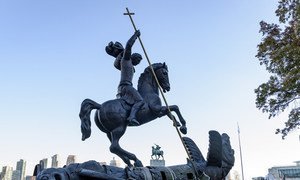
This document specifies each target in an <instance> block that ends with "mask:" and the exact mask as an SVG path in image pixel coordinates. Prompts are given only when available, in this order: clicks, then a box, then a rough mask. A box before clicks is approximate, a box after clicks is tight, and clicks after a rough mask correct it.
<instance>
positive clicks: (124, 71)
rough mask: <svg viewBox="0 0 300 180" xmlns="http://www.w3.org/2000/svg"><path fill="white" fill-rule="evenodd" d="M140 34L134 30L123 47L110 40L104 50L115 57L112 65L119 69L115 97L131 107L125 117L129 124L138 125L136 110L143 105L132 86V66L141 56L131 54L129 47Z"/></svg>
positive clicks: (138, 94) (141, 99)
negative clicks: (118, 81) (119, 74)
mask: <svg viewBox="0 0 300 180" xmlns="http://www.w3.org/2000/svg"><path fill="white" fill-rule="evenodd" d="M139 36H140V31H139V30H138V31H136V32H135V33H134V34H133V35H132V36H131V38H130V39H129V40H128V41H127V44H126V47H125V49H123V47H122V44H121V43H119V42H116V43H115V44H113V43H112V42H110V43H109V44H108V46H106V49H105V50H106V52H107V53H108V54H109V55H111V56H113V57H115V58H116V59H115V62H114V66H115V67H116V68H117V69H119V70H121V79H120V83H119V86H118V94H117V98H120V99H123V100H124V101H125V102H126V103H127V104H129V105H130V106H132V107H131V112H130V115H129V117H128V118H127V120H128V122H129V125H139V124H140V123H139V122H138V121H137V120H136V114H137V112H138V111H139V110H140V109H141V108H142V106H143V105H144V101H143V98H142V97H141V95H140V93H139V92H138V91H137V90H136V89H135V88H134V87H133V84H132V79H133V75H134V72H135V70H134V66H135V65H137V64H139V63H140V61H141V60H142V56H141V55H140V54H138V53H133V54H131V49H132V46H133V44H134V43H135V41H136V39H137V38H138V37H139Z"/></svg>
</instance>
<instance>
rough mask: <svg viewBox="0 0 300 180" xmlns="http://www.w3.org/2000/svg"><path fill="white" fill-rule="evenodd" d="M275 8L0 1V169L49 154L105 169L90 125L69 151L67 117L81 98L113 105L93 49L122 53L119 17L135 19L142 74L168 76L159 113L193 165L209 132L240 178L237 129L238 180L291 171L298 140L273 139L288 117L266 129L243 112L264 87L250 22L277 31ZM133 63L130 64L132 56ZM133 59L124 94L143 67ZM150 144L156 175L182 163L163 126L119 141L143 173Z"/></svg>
mask: <svg viewBox="0 0 300 180" xmlns="http://www.w3.org/2000/svg"><path fill="white" fill-rule="evenodd" d="M277 5H278V2H277V0H251V1H234V0H229V1H196V0H193V1H189V2H188V3H187V2H186V1H173V0H166V1H158V0H153V1H130V0H125V1H105V2H104V1H99V0H89V1H82V0H65V1H59V0H51V1H39V0H26V1H19V0H2V1H0V26H1V28H0V39H1V40H0V82H1V92H0V99H1V102H0V115H1V118H0V128H1V129H0V136H1V137H3V138H2V139H1V140H2V144H1V153H0V164H1V165H2V164H3V165H6V164H14V163H16V162H17V161H18V160H20V159H22V158H24V159H25V160H27V164H26V166H28V167H34V165H35V164H36V163H37V162H39V161H40V160H41V159H43V158H44V157H51V156H53V155H54V154H55V153H58V154H59V155H60V156H61V158H66V157H67V156H68V155H70V154H76V155H78V162H83V161H87V160H96V161H99V162H101V161H105V162H109V160H110V159H111V158H112V157H113V156H115V155H113V154H111V153H110V151H109V146H110V142H109V140H108V139H107V137H106V135H105V134H104V133H102V132H101V131H99V129H98V128H97V127H96V125H95V123H94V122H93V121H92V134H91V137H90V138H89V139H87V140H86V141H84V142H82V141H81V132H80V119H79V116H78V114H79V109H80V104H81V102H82V101H83V100H84V99H85V98H90V99H93V100H95V101H97V102H98V103H103V102H105V101H107V100H109V99H113V98H115V97H116V93H117V87H118V83H119V80H120V72H119V71H118V70H116V69H115V68H114V66H113V61H114V59H113V58H112V57H111V56H109V55H107V53H106V52H105V46H106V45H107V44H108V43H109V42H110V41H119V42H121V43H122V44H123V45H125V43H126V41H127V40H128V38H129V37H130V36H131V35H132V34H133V28H132V25H131V24H130V20H129V18H128V16H124V15H123V13H124V12H126V9H125V8H126V7H128V8H129V10H130V11H132V12H134V13H135V15H134V16H133V18H134V20H135V23H136V26H137V28H138V29H140V32H141V38H142V40H143V43H144V46H145V48H146V50H147V53H148V55H149V58H150V60H151V62H153V63H157V62H166V64H167V65H168V69H169V79H170V85H171V90H170V92H168V93H166V94H165V95H166V98H167V101H168V103H169V104H170V105H173V104H176V105H178V107H179V108H180V111H181V113H182V115H183V117H184V118H185V120H186V122H187V130H188V133H187V135H186V136H188V137H190V138H192V139H193V140H194V141H195V143H196V144H197V145H198V147H199V149H200V150H201V152H202V153H203V155H204V156H205V155H206V153H207V149H208V142H209V139H208V132H209V130H217V131H219V132H220V133H227V134H228V135H229V136H230V140H231V145H232V147H233V149H234V150H235V158H236V162H235V165H234V167H233V169H234V170H237V171H239V172H241V165H240V157H239V146H238V132H237V126H236V124H237V122H238V123H239V127H240V138H241V145H242V148H243V164H244V176H245V179H250V178H251V177H258V176H261V175H264V174H267V168H268V167H272V166H276V165H285V164H290V163H291V162H293V161H297V160H300V156H299V151H300V142H299V130H296V131H293V132H292V133H290V134H289V135H288V136H287V137H286V139H285V140H282V139H281V136H280V135H276V134H275V131H276V129H277V128H280V127H283V126H284V122H285V120H286V119H287V116H288V115H287V114H286V113H281V114H280V115H279V116H276V117H275V118H273V119H268V115H267V114H263V113H262V112H261V111H259V110H258V109H257V108H256V105H255V97H256V96H255V93H254V89H255V88H257V87H258V86H259V85H260V84H262V83H264V82H266V81H267V79H268V78H269V76H270V74H268V73H267V72H266V70H265V68H264V67H263V66H260V65H259V61H258V60H257V58H256V57H255V55H256V54H257V45H258V44H259V43H260V42H261V39H262V35H261V34H260V33H259V29H260V26H259V22H260V21H261V20H264V21H266V22H274V23H277V22H278V19H277V17H276V15H275V10H276V8H277ZM133 51H134V52H138V53H141V54H142V48H141V46H140V44H138V43H136V44H135V45H134V47H133ZM142 56H143V58H144V59H143V60H142V61H141V63H140V64H139V65H138V66H136V67H135V70H136V73H135V75H134V81H133V84H134V86H135V87H136V85H137V81H138V77H139V75H140V74H141V73H142V72H143V71H144V69H145V68H146V67H147V66H148V64H147V61H146V59H145V57H144V55H143V54H142ZM92 118H93V117H92ZM153 143H156V144H159V145H160V146H162V147H163V149H164V153H165V154H164V157H165V159H167V160H168V161H167V162H166V166H169V165H175V164H183V163H186V158H187V155H186V153H185V150H184V148H183V145H182V144H181V141H180V139H179V138H178V136H177V134H176V130H175V129H174V127H173V125H172V122H171V121H170V119H168V118H167V117H163V118H158V119H157V120H155V121H152V122H151V123H148V124H145V125H143V126H140V127H128V129H127V131H126V133H125V134H124V136H123V137H122V139H121V140H120V144H121V145H122V147H123V148H124V149H126V150H128V151H129V152H132V153H134V154H135V155H136V156H137V157H138V158H140V160H141V161H142V162H143V163H144V165H147V163H148V160H149V157H150V155H151V146H152V145H153ZM115 157H116V156H115ZM64 163H65V162H64ZM49 166H50V165H49Z"/></svg>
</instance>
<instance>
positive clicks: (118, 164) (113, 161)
mask: <svg viewBox="0 0 300 180" xmlns="http://www.w3.org/2000/svg"><path fill="white" fill-rule="evenodd" d="M109 165H110V166H116V167H120V162H119V161H118V160H116V159H115V157H113V159H112V160H111V161H110V163H109Z"/></svg>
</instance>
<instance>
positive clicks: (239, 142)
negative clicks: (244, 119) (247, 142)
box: [237, 123, 244, 180]
mask: <svg viewBox="0 0 300 180" xmlns="http://www.w3.org/2000/svg"><path fill="white" fill-rule="evenodd" d="M237 126H238V135H239V147H240V159H241V169H242V180H244V167H243V157H242V147H241V138H240V127H239V123H237Z"/></svg>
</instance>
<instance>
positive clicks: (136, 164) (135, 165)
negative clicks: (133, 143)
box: [134, 160, 144, 167]
mask: <svg viewBox="0 0 300 180" xmlns="http://www.w3.org/2000/svg"><path fill="white" fill-rule="evenodd" d="M134 167H144V166H143V163H142V161H140V160H136V161H135V162H134Z"/></svg>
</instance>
